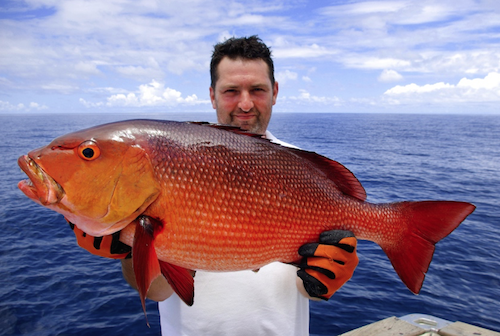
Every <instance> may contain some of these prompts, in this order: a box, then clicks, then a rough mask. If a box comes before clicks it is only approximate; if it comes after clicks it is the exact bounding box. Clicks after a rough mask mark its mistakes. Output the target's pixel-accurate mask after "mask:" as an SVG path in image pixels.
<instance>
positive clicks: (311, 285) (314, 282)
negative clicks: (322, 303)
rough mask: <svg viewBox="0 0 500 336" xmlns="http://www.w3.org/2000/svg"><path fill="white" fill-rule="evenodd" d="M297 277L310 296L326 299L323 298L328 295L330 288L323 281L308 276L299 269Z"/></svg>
mask: <svg viewBox="0 0 500 336" xmlns="http://www.w3.org/2000/svg"><path fill="white" fill-rule="evenodd" d="M297 275H298V276H299V278H301V279H302V282H303V283H304V289H305V290H306V292H307V294H309V296H311V297H317V298H321V299H325V298H323V297H322V296H323V295H325V294H327V293H328V288H327V287H326V286H325V285H324V284H323V283H322V282H321V281H319V280H318V279H316V278H315V277H314V276H312V275H310V274H308V273H307V272H306V271H305V270H303V269H299V270H298V271H297Z"/></svg>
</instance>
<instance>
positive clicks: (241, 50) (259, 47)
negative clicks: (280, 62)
mask: <svg viewBox="0 0 500 336" xmlns="http://www.w3.org/2000/svg"><path fill="white" fill-rule="evenodd" d="M224 57H229V58H230V59H232V60H235V59H237V58H243V59H248V60H256V59H261V60H263V61H264V62H266V64H267V67H268V68H269V79H270V80H271V84H272V85H273V86H274V64H273V60H272V58H271V50H270V49H269V48H268V47H267V46H266V45H265V44H264V42H262V40H261V39H260V38H259V37H258V36H257V35H252V36H250V37H240V38H236V37H231V38H230V39H228V40H226V41H224V42H221V43H217V44H216V45H215V46H214V52H213V54H212V61H211V62H210V80H211V83H210V85H211V86H212V88H214V89H215V83H217V80H218V79H219V74H218V73H217V67H218V66H219V63H220V62H221V61H222V59H223V58H224Z"/></svg>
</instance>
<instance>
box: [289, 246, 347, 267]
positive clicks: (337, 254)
mask: <svg viewBox="0 0 500 336" xmlns="http://www.w3.org/2000/svg"><path fill="white" fill-rule="evenodd" d="M300 252H301V251H300V249H299V254H300ZM306 252H307V253H306V254H304V255H302V254H301V255H302V256H304V257H306V258H308V259H311V258H313V257H319V258H321V259H325V260H326V259H330V260H333V261H335V262H337V263H339V264H342V265H344V264H345V263H346V262H348V261H349V260H351V259H352V257H353V254H352V253H351V252H347V251H345V250H344V249H343V248H340V247H337V246H332V245H324V244H316V249H315V250H314V253H312V254H311V253H310V252H311V251H309V250H306ZM308 264H309V262H308Z"/></svg>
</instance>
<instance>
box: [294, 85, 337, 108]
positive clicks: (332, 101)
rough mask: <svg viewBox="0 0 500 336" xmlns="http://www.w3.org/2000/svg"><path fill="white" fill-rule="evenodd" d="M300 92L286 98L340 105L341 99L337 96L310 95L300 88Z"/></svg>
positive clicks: (302, 101) (303, 101)
mask: <svg viewBox="0 0 500 336" xmlns="http://www.w3.org/2000/svg"><path fill="white" fill-rule="evenodd" d="M299 92H300V94H299V95H298V96H289V97H286V99H287V100H292V101H296V102H300V103H316V104H328V105H334V106H340V105H341V104H342V100H341V99H340V98H338V97H335V96H334V97H323V96H314V95H311V94H310V93H309V92H308V91H307V90H304V89H300V90H299Z"/></svg>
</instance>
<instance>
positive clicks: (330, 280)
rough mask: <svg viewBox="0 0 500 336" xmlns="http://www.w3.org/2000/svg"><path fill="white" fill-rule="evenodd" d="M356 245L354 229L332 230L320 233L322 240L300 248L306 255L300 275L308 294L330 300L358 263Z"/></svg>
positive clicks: (300, 251)
mask: <svg viewBox="0 0 500 336" xmlns="http://www.w3.org/2000/svg"><path fill="white" fill-rule="evenodd" d="M356 245H357V240H356V237H355V236H354V234H353V233H352V232H351V231H343V230H331V231H325V232H323V233H321V235H320V237H319V243H310V244H305V245H302V246H301V247H300V248H299V254H300V255H301V256H303V257H304V258H303V259H302V262H301V263H300V265H299V267H300V269H299V270H298V271H297V275H298V276H299V277H300V278H301V279H302V281H303V282H304V288H305V290H306V291H307V293H308V294H309V296H311V297H318V298H320V299H323V300H328V299H329V298H330V297H331V296H332V295H333V294H334V293H335V292H336V291H337V290H338V289H339V288H340V287H342V285H343V284H344V283H346V282H347V280H349V279H350V278H351V277H352V274H353V272H354V269H355V268H356V266H357V265H358V256H357V254H356Z"/></svg>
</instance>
